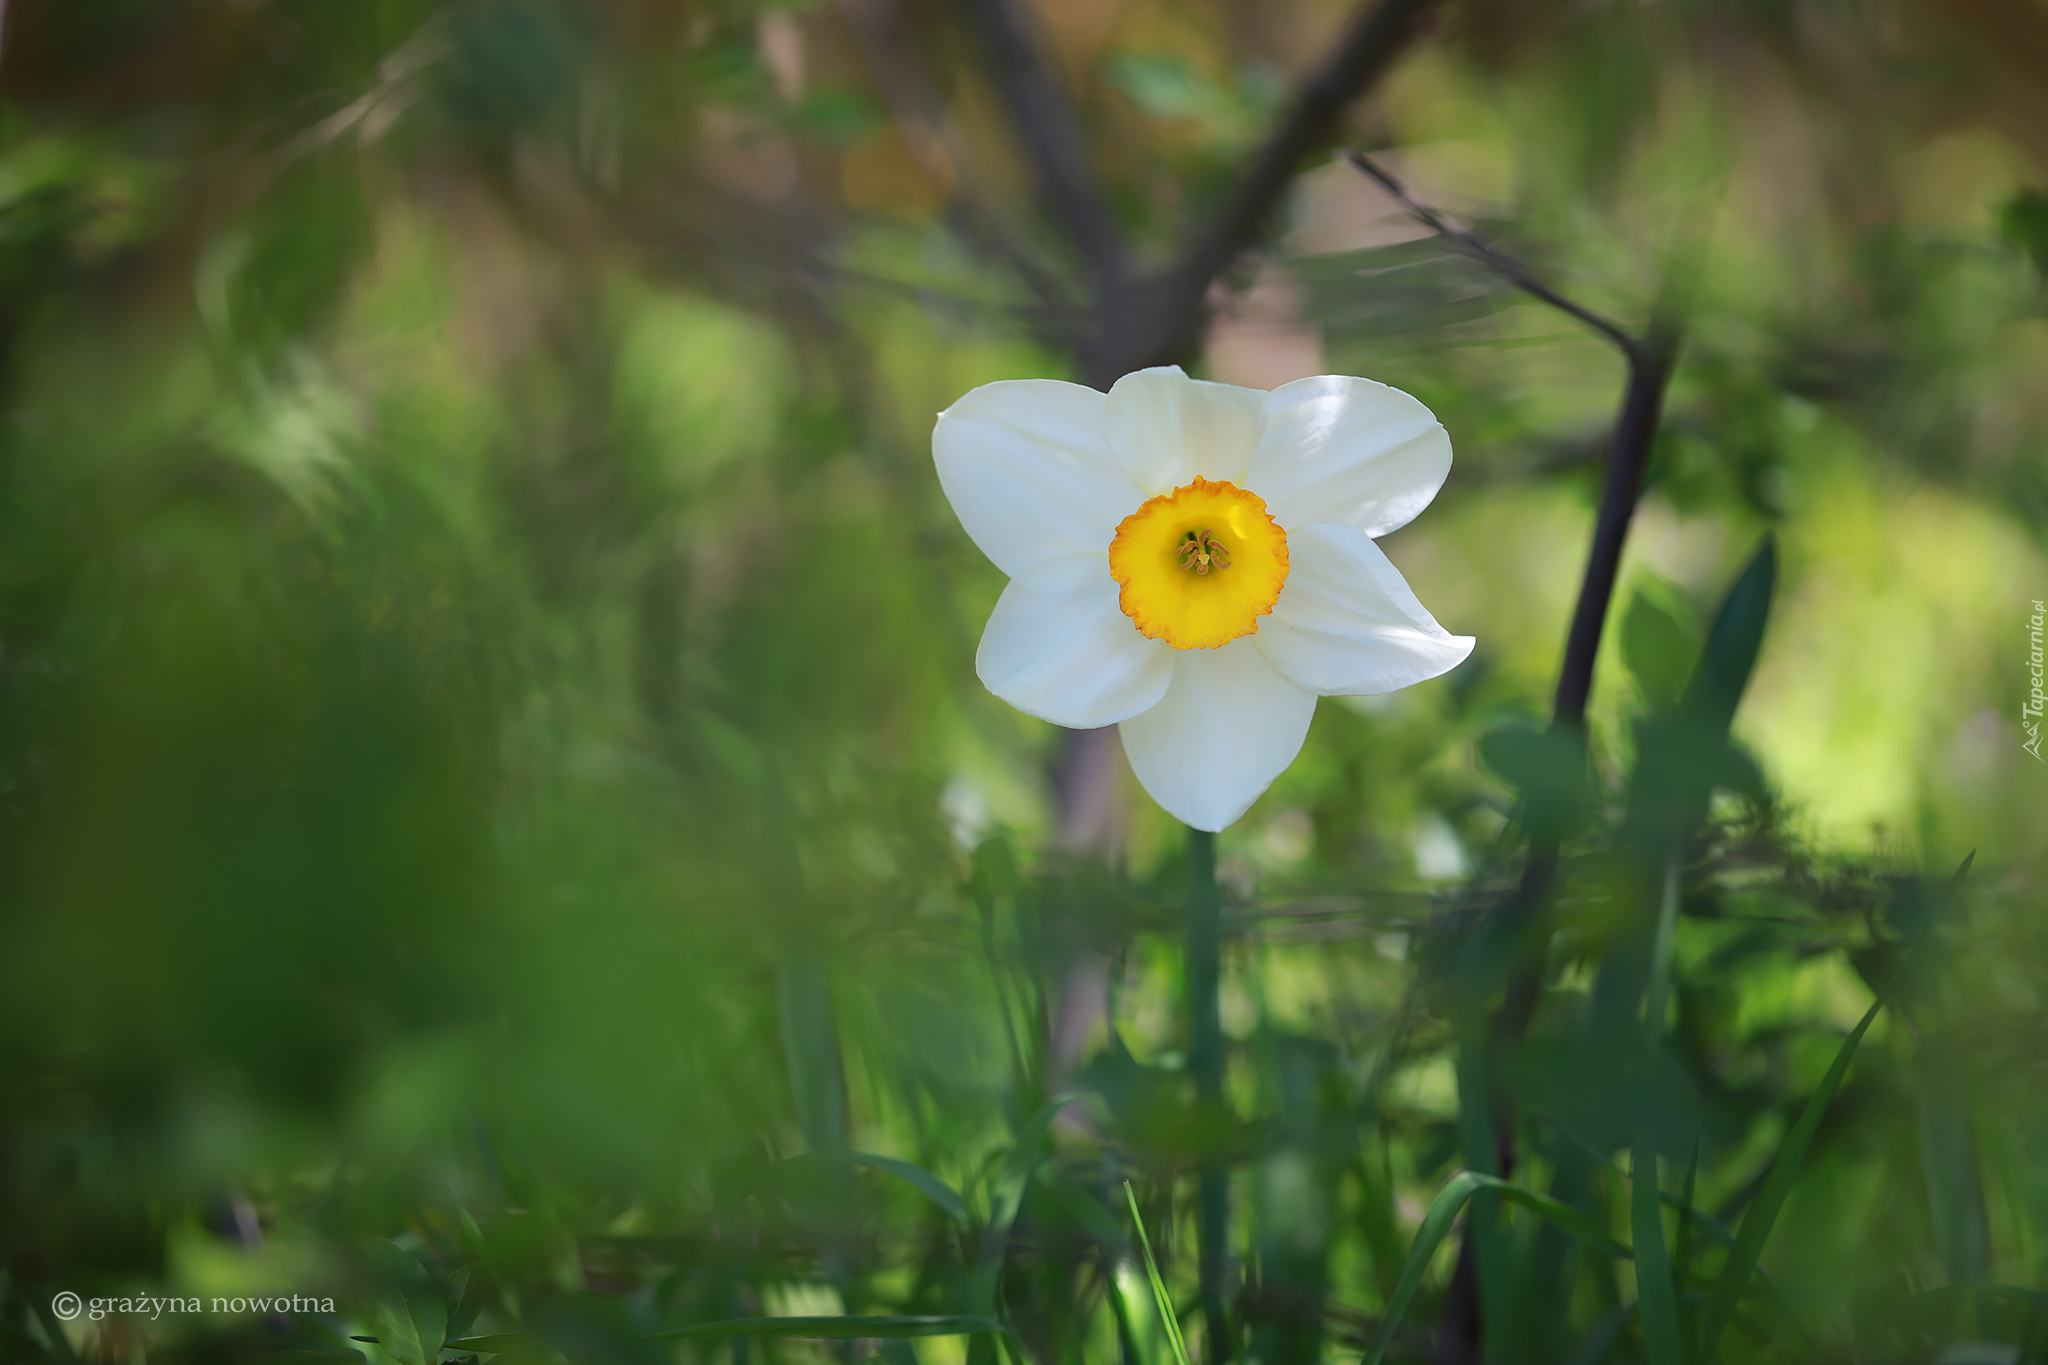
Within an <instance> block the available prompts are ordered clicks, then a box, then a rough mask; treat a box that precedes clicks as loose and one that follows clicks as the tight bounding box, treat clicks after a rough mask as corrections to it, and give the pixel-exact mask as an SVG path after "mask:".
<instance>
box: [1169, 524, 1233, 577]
mask: <svg viewBox="0 0 2048 1365" xmlns="http://www.w3.org/2000/svg"><path fill="white" fill-rule="evenodd" d="M1180 566H1181V567H1182V568H1183V569H1193V570H1194V571H1195V572H1196V573H1198V574H1206V573H1208V572H1209V570H1211V569H1227V568H1229V567H1230V550H1229V548H1228V547H1227V546H1225V545H1224V543H1223V542H1222V541H1220V540H1218V539H1216V536H1215V534H1214V533H1213V532H1211V531H1210V530H1209V528H1208V527H1206V526H1204V527H1203V528H1202V529H1201V530H1199V531H1190V532H1188V535H1187V539H1186V540H1183V541H1182V542H1181V546H1180Z"/></svg>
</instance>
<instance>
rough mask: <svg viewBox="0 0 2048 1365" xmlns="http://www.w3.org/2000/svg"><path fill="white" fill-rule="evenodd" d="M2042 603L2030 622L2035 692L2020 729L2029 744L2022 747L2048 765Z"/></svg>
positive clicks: (2029, 662)
mask: <svg viewBox="0 0 2048 1365" xmlns="http://www.w3.org/2000/svg"><path fill="white" fill-rule="evenodd" d="M2042 615H2043V609H2042V606H2041V603H2040V602H2039V601H2036V602H2035V603H2034V614H2033V616H2032V617H2031V618H2030V619H2029V621H2028V628H2027V639H2028V641H2029V642H2030V644H2031V645H2032V650H2031V652H2030V653H2029V654H2028V655H2027V670H2028V671H2029V672H2030V673H2032V674H2033V675H2034V686H2033V690H2032V691H2031V692H2030V693H2028V695H2027V704H2026V705H2025V706H2023V707H2021V708H2020V728H2021V729H2022V730H2025V731H2026V732H2027V742H2026V743H2025V744H2023V745H2021V746H2020V747H2022V748H2023V749H2025V750H2026V751H2027V752H2028V753H2030V754H2032V755H2033V756H2034V758H2035V760H2036V761H2037V762H2043V763H2048V759H2044V758H2042V757H2041V709H2042V705H2043V701H2044V698H2043V696H2042V693H2041V617H2042Z"/></svg>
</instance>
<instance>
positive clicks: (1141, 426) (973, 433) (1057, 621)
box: [932, 367, 1472, 830]
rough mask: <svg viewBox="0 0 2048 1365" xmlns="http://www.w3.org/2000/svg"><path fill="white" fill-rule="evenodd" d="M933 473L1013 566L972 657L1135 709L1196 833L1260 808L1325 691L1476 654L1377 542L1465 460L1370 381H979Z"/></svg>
mask: <svg viewBox="0 0 2048 1365" xmlns="http://www.w3.org/2000/svg"><path fill="white" fill-rule="evenodd" d="M932 455H933V458H934V460H935V461H936V462H937V464H938V470H939V483H940V485H941V486H942V487H943V488H944V489H945V490H946V497H947V498H948V499H949V500H950V501H951V502H952V504H953V510H954V512H955V513H957V514H958V515H959V518H960V524H961V525H962V526H964V527H965V528H966V530H967V534H968V535H969V536H971V537H973V539H974V543H975V544H976V545H978V546H980V547H981V551H982V553H983V554H986V555H987V556H988V557H989V558H990V559H991V560H993V561H994V562H995V565H996V567H997V568H999V569H1001V570H1002V571H1003V572H1004V573H1006V574H1008V575H1009V577H1010V583H1009V586H1008V587H1006V588H1004V589H1003V595H1002V598H1001V599H1000V600H999V601H998V602H997V603H996V609H995V612H994V614H993V615H991V616H990V617H989V622H988V628H987V630H986V631H984V632H983V634H982V637H981V648H980V649H979V650H978V651H977V652H976V654H975V659H974V666H975V671H976V672H977V673H978V674H980V676H981V680H982V682H983V683H984V684H985V685H986V686H987V687H988V689H989V691H991V692H993V693H995V694H996V695H997V696H998V697H1001V698H1002V699H1003V700H1004V701H1006V702H1008V703H1010V705H1012V706H1014V707H1016V708H1017V709H1018V710H1020V711H1023V712H1025V713H1027V714H1029V715H1033V716H1038V717H1040V718H1041V719H1044V720H1049V721H1051V722H1053V723H1054V724H1055V725H1065V726H1069V727H1072V728H1075V729H1091V728H1094V727H1096V726H1102V725H1118V726H1120V727H1121V733H1122V737H1123V745H1124V753H1125V754H1126V755H1127V756H1128V757H1129V758H1130V761H1131V767H1132V769H1133V770H1134V771H1135V772H1136V773H1137V775H1138V780H1139V781H1140V782H1142V783H1143V784H1144V786H1145V790H1146V791H1148V792H1150V793H1151V794H1152V798H1153V799H1154V800H1155V801H1157V802H1158V803H1159V804H1160V805H1162V806H1164V807H1165V808H1166V809H1167V811H1169V812H1170V813H1171V814H1173V815H1175V816H1177V817H1179V818H1180V819H1181V820H1183V821H1185V822H1187V823H1188V824H1190V825H1193V826H1194V827H1195V828H1196V829H1205V830H1220V829H1222V828H1223V827H1224V826H1226V825H1228V824H1230V823H1231V822H1232V821H1233V820H1235V819H1237V817H1238V816H1240V815H1242V814H1244V813H1245V811H1246V809H1247V808H1249V807H1250V805H1251V804H1252V802H1253V801H1255V800H1257V799H1258V796H1259V793H1261V792H1263V791H1265V789H1266V788H1267V787H1268V786H1270V785H1272V782H1273V779H1274V778H1276V777H1278V776H1279V775H1280V774H1281V773H1282V772H1284V771H1285V770H1286V768H1287V765H1288V764H1290V763H1292V762H1293V761H1294V756H1295V755H1296V754H1297V753H1299V752H1301V745H1302V741H1303V740H1304V739H1306V738H1307V737H1308V725H1309V720H1310V718H1311V717H1313V716H1314V715H1315V709H1316V698H1317V697H1318V696H1369V695H1372V694H1375V693H1380V692H1392V691H1394V690H1395V689H1397V688H1402V687H1407V686H1408V685H1409V684H1411V683H1418V682H1421V681H1423V680H1424V679H1426V678H1434V677H1436V676H1437V675H1438V674H1440V673H1444V672H1447V671H1448V670H1450V669H1452V668H1455V667H1456V666H1457V665H1458V664H1459V663H1461V662H1463V661H1464V659H1465V656H1466V655H1468V654H1470V653H1471V652H1472V637H1471V636H1469V635H1452V634H1450V633H1449V632H1448V631H1446V630H1445V629H1444V628H1443V627H1442V626H1440V625H1438V624H1437V623H1436V619H1435V618H1434V617H1432V616H1431V615H1430V614H1429V612H1428V611H1426V610H1425V609H1424V608H1423V606H1422V603H1420V602H1418V601H1416V600H1415V594H1414V593H1413V592H1412V591H1411V590H1410V589H1409V587H1408V583H1407V581H1406V580H1405V579H1403V578H1402V577H1401V574H1400V571H1399V570H1397V569H1396V568H1395V567H1394V566H1393V564H1391V563H1390V562H1389V561H1388V559H1387V557H1386V555H1385V554H1383V553H1381V551H1380V548H1379V547H1378V546H1377V545H1375V544H1373V537H1375V536H1380V535H1385V534H1386V533H1387V532H1389V531H1391V530H1393V529H1395V528H1396V527H1398V526H1403V525H1406V524H1407V522H1408V521H1409V520H1410V519H1411V518H1412V517H1414V516H1415V514H1416V513H1417V512H1420V511H1421V510H1422V509H1423V508H1424V507H1427V506H1428V505H1429V501H1430V499H1431V498H1433V497H1435V496H1436V491H1437V489H1438V488H1440V487H1442V486H1443V481H1444V477H1445V475H1447V474H1448V473H1449V472H1450V468H1451V442H1450V437H1449V436H1447V435H1446V434H1445V433H1444V429H1443V427H1442V426H1440V425H1439V424H1438V423H1437V420H1436V418H1435V417H1434V416H1432V415H1431V413H1430V411H1429V409H1428V408H1426V407H1424V406H1423V405H1422V404H1421V403H1420V402H1418V401H1417V400H1416V399H1414V398H1411V397H1410V396H1408V395H1407V394H1405V393H1402V392H1401V391H1400V390H1399V389H1391V388H1388V387H1387V386H1386V385H1384V384H1376V383H1374V382H1372V381H1371V380H1369V379H1352V378H1347V377H1345V376H1342V375H1319V376H1317V377H1315V378H1313V379H1298V380H1296V381H1295V382H1293V383H1291V384H1284V385H1282V386H1281V387H1279V388H1277V389H1274V390H1273V391H1272V392H1270V393H1268V392H1266V391H1264V390H1261V389H1241V388H1238V387H1236V386H1234V385H1230V384H1212V383H1208V382H1205V381H1201V380H1195V379H1190V378H1188V377H1187V375H1185V374H1183V373H1182V372H1181V371H1180V369H1179V368H1178V367H1170V368H1165V369H1153V370H1140V371H1138V372H1137V373H1135V374H1128V375H1125V376H1124V377H1123V378H1122V379H1120V380H1118V381H1117V383H1116V386H1115V387H1114V388H1112V389H1111V390H1110V391H1109V392H1108V393H1106V394H1105V393H1100V392H1097V391H1096V390H1094V389H1091V388H1087V387H1085V386H1083V385H1080V384H1067V383H1062V382H1060V381H1058V380H1053V379H1014V380H1004V381H1002V382H999V383H994V384H984V385H982V386H981V387H980V388H978V389H975V390H974V391H972V392H971V393H969V394H967V395H966V396H965V397H963V398H962V399H961V400H960V401H959V402H957V403H955V404H954V405H953V406H952V407H950V408H948V409H947V410H946V411H944V412H942V413H940V414H939V420H938V425H937V427H936V428H935V429H934V430H933V432H932Z"/></svg>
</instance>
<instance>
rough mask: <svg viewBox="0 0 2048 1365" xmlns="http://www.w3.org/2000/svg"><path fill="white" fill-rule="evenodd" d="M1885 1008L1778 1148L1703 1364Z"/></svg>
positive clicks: (1858, 1033) (1848, 1048) (1734, 1261)
mask: <svg viewBox="0 0 2048 1365" xmlns="http://www.w3.org/2000/svg"><path fill="white" fill-rule="evenodd" d="M1883 1005H1884V1001H1883V1000H1875V1001H1872V1002H1871V1005H1870V1008H1869V1009H1868V1010H1867V1011H1865V1012H1864V1015H1863V1018H1862V1021H1861V1022H1859V1023H1858V1024H1857V1025H1856V1027H1855V1029H1854V1030H1853V1031H1852V1032H1851V1033H1850V1034H1849V1036H1848V1037H1847V1038H1846V1039H1844V1040H1843V1041H1842V1046H1841V1049H1840V1051H1838V1052H1836V1053H1835V1061H1834V1064H1833V1065H1832V1066H1830V1067H1829V1068H1828V1074H1827V1075H1826V1076H1825V1077H1823V1078H1822V1079H1821V1083H1820V1089H1818V1090H1816V1091H1814V1092H1813V1097H1812V1098H1811V1099H1809V1100H1808V1101H1807V1102H1806V1108H1805V1109H1804V1110H1802V1111H1801V1112H1800V1115H1799V1121H1798V1122H1797V1123H1795V1124H1794V1125H1793V1126H1792V1131H1791V1132H1790V1133H1787V1134H1786V1135H1785V1141H1784V1144H1783V1145H1782V1146H1780V1147H1779V1148H1778V1156H1777V1159H1776V1160H1775V1161H1774V1162H1772V1163H1771V1173H1770V1175H1769V1177H1768V1178H1766V1179H1765V1181H1764V1187H1763V1189H1762V1191H1761V1192H1759V1193H1758V1195H1757V1197H1756V1202H1755V1203H1753V1204H1751V1205H1750V1206H1749V1211H1748V1212H1747V1213H1746V1214H1744V1215H1743V1219H1742V1227H1741V1229H1740V1230H1739V1231H1738V1232H1737V1233H1736V1234H1735V1249H1734V1250H1733V1251H1731V1252H1729V1253H1728V1265H1727V1267H1726V1268H1725V1269H1723V1270H1722V1272H1721V1279H1720V1281H1719V1282H1718V1283H1717V1284H1716V1285H1715V1286H1714V1298H1713V1302H1712V1303H1711V1304H1709V1305H1708V1308H1707V1322H1706V1327H1705V1328H1704V1329H1703V1330H1702V1332H1701V1333H1700V1361H1701V1365H1706V1362H1709V1361H1711V1360H1713V1358H1714V1348H1715V1347H1716V1346H1718V1345H1720V1343H1721V1333H1722V1331H1723V1330H1724V1329H1725V1328H1726V1327H1727V1325H1728V1318H1729V1315H1730V1314H1732V1313H1733V1312H1734V1311H1735V1304H1736V1301H1737V1300H1738V1299H1740V1298H1741V1296H1742V1290H1743V1286H1744V1284H1745V1283H1746V1282H1747V1281H1748V1279H1749V1272H1750V1271H1751V1270H1754V1269H1755V1268H1756V1262H1757V1257H1758V1256H1759V1255H1761V1254H1762V1252H1763V1248H1764V1239H1765V1238H1767V1237H1769V1236H1770V1235H1771V1225H1772V1224H1773V1223H1775V1222H1777V1219H1778V1214H1779V1211H1780V1210H1782V1209H1783V1208H1784V1207H1785V1200H1786V1199H1787V1198H1789V1197H1790V1196H1791V1193H1792V1186H1793V1183H1794V1182H1796V1181H1797V1180H1798V1179H1799V1167H1800V1165H1801V1164H1802V1163H1803V1162H1804V1161H1805V1160H1806V1151H1807V1148H1809V1147H1811V1146H1812V1145H1813V1135H1814V1134H1815V1133H1816V1132H1818V1131H1819V1130H1820V1121H1821V1119H1822V1117H1823V1116H1824V1115H1825V1114H1826V1113H1827V1108H1828V1105H1829V1104H1830V1103H1831V1102H1833V1100H1834V1098H1835V1092H1836V1091H1837V1090H1839V1089H1841V1086H1842V1078H1843V1077H1844V1076H1846V1075H1848V1073H1849V1062H1850V1061H1851V1059H1853V1058H1854V1057H1855V1055H1856V1048H1857V1045H1858V1044H1860V1043H1861V1042H1862V1041H1863V1035H1864V1034H1865V1033H1866V1032H1868V1031H1869V1029H1870V1024H1871V1021H1872V1020H1874V1019H1876V1018H1877V1012H1878V1010H1879V1009H1881V1008H1883Z"/></svg>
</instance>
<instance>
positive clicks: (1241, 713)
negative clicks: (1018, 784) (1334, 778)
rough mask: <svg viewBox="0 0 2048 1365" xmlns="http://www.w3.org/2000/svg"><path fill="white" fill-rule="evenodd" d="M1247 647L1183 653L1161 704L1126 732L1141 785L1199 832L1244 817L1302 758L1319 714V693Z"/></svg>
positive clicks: (1246, 643) (1242, 643)
mask: <svg viewBox="0 0 2048 1365" xmlns="http://www.w3.org/2000/svg"><path fill="white" fill-rule="evenodd" d="M1254 638H1256V637H1254ZM1250 646H1251V640H1249V639H1244V640H1233V641H1232V642H1231V643H1229V644H1227V645H1224V646H1223V647H1222V648H1221V649H1186V650H1180V651H1178V654H1179V657H1178V658H1176V659H1175V660H1174V661H1173V686H1171V687H1169V688H1167V689H1166V697H1165V699H1164V700H1163V701H1161V702H1160V703H1159V705H1157V706H1155V707H1153V708H1152V709H1151V710H1149V711H1147V712H1145V713H1144V714H1143V715H1138V716H1133V717H1132V718H1131V719H1129V720H1127V721H1125V722H1124V723H1123V725H1122V726H1121V727H1120V733H1121V734H1122V736H1123V741H1124V753H1125V755H1126V756H1127V757H1129V759H1130V760H1131V770H1132V771H1133V772H1135V773H1137V775H1138V781H1140V782H1142V783H1144V784H1145V790H1146V791H1148V792H1150V793H1151V794H1152V799H1153V800H1154V801H1157V802H1158V803H1159V804H1160V805H1162V806H1164V807H1166V810H1167V813H1168V814H1171V815H1173V816H1176V817H1178V818H1179V819H1181V820H1182V821H1185V822H1186V823H1188V824H1190V825H1193V826H1194V827H1195V828H1196V829H1207V830H1220V829H1222V828H1223V827H1224V826H1225V825H1228V824H1229V823H1230V822H1231V821H1233V820H1235V819H1237V817H1238V816H1240V815H1243V814H1244V813H1245V811H1246V810H1247V809H1248V808H1249V807H1250V806H1251V804H1252V802H1254V801H1256V800H1258V799H1259V793H1260V792H1263V791H1264V790H1266V788H1267V787H1269V786H1271V785H1272V784H1273V779H1274V778H1276V777H1278V776H1280V774H1281V773H1283V772H1285V771H1286V770H1287V765H1288V764H1290V763H1292V762H1293V761H1294V756H1295V755H1296V754H1298V753H1300V752H1301V742H1302V740H1304V739H1306V738H1307V737H1308V723H1309V721H1310V720H1311V719H1312V718H1313V717H1314V716H1315V713H1316V698H1315V694H1314V693H1313V692H1307V691H1304V690H1302V689H1301V688H1299V687H1296V686H1295V685H1294V684H1293V683H1291V682H1289V681H1288V680H1287V679H1286V678H1284V677H1282V676H1281V675H1280V674H1279V673H1278V672H1276V671H1275V670H1274V668H1273V666H1272V665H1271V664H1269V663H1267V662H1266V660H1265V658H1264V656H1262V655H1261V654H1260V653H1259V652H1258V651H1257V650H1256V649H1253V648H1251V647H1250Z"/></svg>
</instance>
